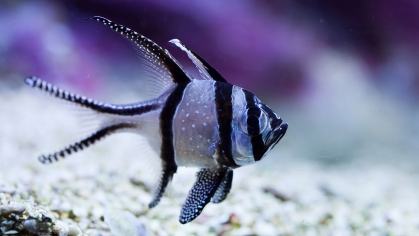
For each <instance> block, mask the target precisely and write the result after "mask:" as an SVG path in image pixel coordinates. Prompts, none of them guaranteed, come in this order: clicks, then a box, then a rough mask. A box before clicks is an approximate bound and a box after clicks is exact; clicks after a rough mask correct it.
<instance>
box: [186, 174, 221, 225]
mask: <svg viewBox="0 0 419 236" xmlns="http://www.w3.org/2000/svg"><path fill="white" fill-rule="evenodd" d="M227 172H228V170H227V169H201V170H200V171H199V172H198V173H197V179H196V182H195V184H194V185H193V187H192V189H191V190H190V191H189V195H188V198H187V199H186V202H185V204H183V207H182V211H181V213H180V216H179V221H180V223H182V224H186V223H188V222H191V221H192V220H193V219H195V218H196V217H197V216H199V214H201V212H202V210H203V209H204V207H205V206H206V205H207V204H208V202H209V201H210V200H211V198H212V197H213V196H214V194H215V192H216V191H217V189H218V187H219V186H220V184H221V183H222V182H223V179H224V177H225V176H226V173H227Z"/></svg>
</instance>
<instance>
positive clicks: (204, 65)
mask: <svg viewBox="0 0 419 236" xmlns="http://www.w3.org/2000/svg"><path fill="white" fill-rule="evenodd" d="M169 42H171V43H173V44H175V45H176V46H178V47H179V48H180V49H182V50H183V51H184V52H186V54H188V57H189V58H190V59H191V60H192V62H193V63H194V64H195V66H196V67H197V68H198V70H199V72H200V73H201V75H202V77H204V79H208V80H215V81H219V82H227V80H226V79H224V77H223V76H221V74H220V73H219V72H218V71H217V70H216V69H214V68H213V67H212V66H210V64H208V62H206V61H205V60H204V59H202V57H200V56H199V55H198V54H196V53H195V52H194V51H192V50H191V49H189V48H188V47H186V45H185V44H183V43H182V42H181V41H179V39H172V40H170V41H169Z"/></svg>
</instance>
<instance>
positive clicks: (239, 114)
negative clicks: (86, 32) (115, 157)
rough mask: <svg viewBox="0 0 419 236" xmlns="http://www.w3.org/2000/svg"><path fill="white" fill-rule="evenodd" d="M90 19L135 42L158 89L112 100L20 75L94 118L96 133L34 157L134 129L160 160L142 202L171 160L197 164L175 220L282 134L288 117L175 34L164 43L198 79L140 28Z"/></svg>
mask: <svg viewBox="0 0 419 236" xmlns="http://www.w3.org/2000/svg"><path fill="white" fill-rule="evenodd" d="M91 19H92V20H96V21H99V22H101V23H103V24H104V25H105V26H107V27H109V28H110V29H112V30H114V31H115V32H117V33H120V34H121V35H122V36H125V37H126V38H127V39H129V40H130V41H131V42H132V43H134V44H135V47H136V48H137V49H138V51H139V54H140V56H141V57H142V59H143V69H144V73H145V77H148V78H151V79H152V80H153V81H154V82H155V83H154V85H156V86H158V88H159V89H160V90H159V91H160V92H159V95H158V96H157V97H156V98H154V99H152V100H148V101H143V102H138V103H132V104H123V105H114V104H108V103H102V102H97V101H95V100H92V99H88V98H86V97H83V96H79V95H76V94H73V93H69V92H67V91H64V90H62V89H59V88H57V87H55V86H52V85H51V84H50V83H47V82H45V81H42V80H41V79H39V78H36V77H29V78H26V79H25V82H26V84H28V85H29V86H31V87H33V88H36V89H39V90H42V91H44V92H47V93H49V94H51V95H52V96H54V97H57V98H59V99H63V100H66V101H68V102H71V103H75V104H77V105H79V106H81V107H84V108H86V109H90V110H92V111H93V112H95V113H96V114H97V115H98V116H100V117H101V126H100V128H99V129H98V130H97V131H96V132H94V133H92V134H91V135H90V136H88V137H87V138H85V139H83V140H81V141H79V142H76V143H73V144H71V145H70V146H68V147H67V148H64V149H62V150H61V151H58V152H56V153H54V154H50V155H41V156H40V157H39V160H40V161H41V162H42V163H51V162H54V161H57V160H58V159H59V158H64V157H66V156H67V155H69V154H72V153H75V152H77V151H79V150H83V149H85V148H87V147H89V146H90V145H92V144H94V143H95V142H97V141H99V140H100V139H102V138H103V137H105V136H108V135H110V134H113V133H117V132H122V131H128V132H135V133H138V134H141V135H143V136H145V137H147V141H148V142H149V144H150V146H151V147H152V148H154V149H155V150H157V151H159V154H160V158H161V162H162V173H161V176H160V181H159V185H158V186H157V189H156V191H155V193H154V196H153V199H152V201H151V203H150V204H149V207H150V208H152V207H155V206H156V205H157V204H158V203H159V201H160V199H161V197H162V195H163V193H164V191H165V189H166V187H167V185H168V183H169V182H170V180H171V179H172V177H173V174H174V173H176V171H177V168H178V166H188V167H199V168H201V169H200V171H199V172H198V173H197V179H196V182H195V183H194V185H193V186H192V189H191V190H190V191H189V195H188V198H187V199H186V202H185V203H184V205H183V207H182V210H181V213H180V217H179V221H180V223H182V224H185V223H188V222H190V221H192V220H193V219H195V218H196V217H197V216H198V215H199V214H201V212H202V210H203V209H204V207H205V205H207V204H208V203H209V201H211V202H213V203H220V202H222V201H223V200H224V199H225V198H226V197H227V194H228V193H229V192H230V188H231V183H232V180H233V170H234V169H236V168H238V167H241V166H243V165H247V164H251V163H254V162H256V161H259V160H261V159H262V158H263V157H264V156H265V155H266V154H267V153H268V152H269V151H270V150H271V149H272V148H273V147H274V146H275V145H276V144H277V143H278V142H279V140H280V139H281V138H282V137H283V136H284V135H285V132H286V131H287V128H288V124H286V123H282V119H281V118H280V117H279V116H278V115H277V114H276V113H275V112H274V111H272V110H271V109H270V108H269V107H268V106H267V105H265V104H264V103H262V102H261V101H260V100H259V99H258V98H257V97H256V96H255V95H254V94H253V93H251V92H249V91H247V90H245V89H243V88H240V87H238V86H235V85H232V84H230V83H228V82H227V81H226V80H225V79H224V78H223V77H222V76H221V75H220V73H218V71H216V70H215V69H214V68H212V67H211V66H210V65H209V64H208V63H207V62H206V61H205V60H204V59H202V58H201V57H200V56H199V55H198V54H196V53H195V52H193V51H192V50H190V49H189V48H188V47H186V46H185V45H184V44H183V43H182V42H180V41H179V40H177V39H173V40H171V41H170V42H171V43H173V44H175V45H176V46H178V47H179V48H180V49H182V50H183V51H185V52H186V54H187V55H188V57H189V58H190V59H191V60H192V62H193V63H194V64H195V66H196V67H197V68H198V70H199V72H200V74H201V76H202V77H203V79H194V78H193V77H192V76H191V75H189V73H188V72H187V71H185V70H184V69H183V67H182V66H181V65H180V64H179V62H178V61H176V59H175V58H173V57H172V55H170V53H169V51H167V50H165V49H163V48H161V47H160V46H158V45H157V44H156V43H154V42H153V41H151V40H149V39H148V38H146V37H144V36H143V35H141V34H139V33H137V32H135V31H133V30H131V29H129V28H127V27H125V26H123V25H119V24H115V23H113V22H111V21H110V20H107V19H105V18H103V17H100V16H95V17H93V18H91Z"/></svg>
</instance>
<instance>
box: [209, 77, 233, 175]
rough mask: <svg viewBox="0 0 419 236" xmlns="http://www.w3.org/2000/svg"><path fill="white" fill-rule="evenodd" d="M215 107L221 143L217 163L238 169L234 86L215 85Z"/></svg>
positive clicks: (218, 147) (218, 148)
mask: <svg viewBox="0 0 419 236" xmlns="http://www.w3.org/2000/svg"><path fill="white" fill-rule="evenodd" d="M214 87H215V89H214V92H215V105H216V113H217V122H218V133H219V136H220V143H219V145H218V146H217V153H218V158H217V162H218V164H219V165H220V166H227V167H237V165H236V163H235V162H234V159H233V154H232V140H231V134H232V132H233V128H232V122H233V107H232V97H231V96H232V92H233V85H231V84H229V83H223V82H217V81H216V82H215V83H214Z"/></svg>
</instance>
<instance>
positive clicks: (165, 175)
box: [148, 162, 177, 208]
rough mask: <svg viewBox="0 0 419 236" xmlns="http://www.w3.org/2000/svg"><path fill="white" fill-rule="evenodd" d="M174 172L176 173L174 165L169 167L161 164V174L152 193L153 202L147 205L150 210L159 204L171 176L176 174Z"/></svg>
mask: <svg viewBox="0 0 419 236" xmlns="http://www.w3.org/2000/svg"><path fill="white" fill-rule="evenodd" d="M176 171H177V166H176V165H170V164H167V163H165V162H163V172H162V174H161V177H160V182H159V185H158V186H157V189H156V191H155V192H154V196H153V200H151V202H150V204H148V206H149V207H150V208H153V207H155V206H157V204H159V202H160V199H161V198H162V196H163V194H164V191H165V190H166V187H167V185H168V184H169V182H170V181H171V180H172V178H173V175H174V174H175V173H176Z"/></svg>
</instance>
